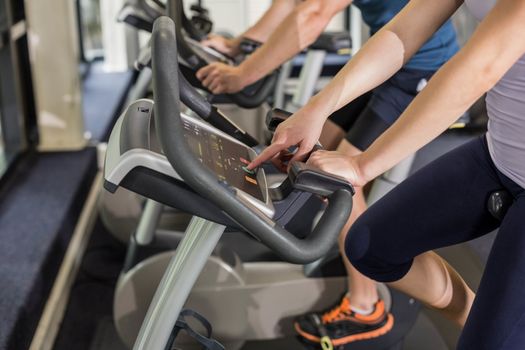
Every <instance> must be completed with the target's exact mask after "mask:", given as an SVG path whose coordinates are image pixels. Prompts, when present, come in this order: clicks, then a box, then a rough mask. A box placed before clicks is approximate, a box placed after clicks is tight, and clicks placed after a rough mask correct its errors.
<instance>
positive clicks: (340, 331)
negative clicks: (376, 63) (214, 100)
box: [197, 0, 459, 346]
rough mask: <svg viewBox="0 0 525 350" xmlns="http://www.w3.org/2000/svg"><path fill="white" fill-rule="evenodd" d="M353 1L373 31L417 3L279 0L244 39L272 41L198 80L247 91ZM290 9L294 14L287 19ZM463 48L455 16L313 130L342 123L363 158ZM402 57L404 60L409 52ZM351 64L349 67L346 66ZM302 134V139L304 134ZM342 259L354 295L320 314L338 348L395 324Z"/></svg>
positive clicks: (311, 335) (304, 324) (227, 42)
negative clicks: (401, 63) (396, 67)
mask: <svg viewBox="0 0 525 350" xmlns="http://www.w3.org/2000/svg"><path fill="white" fill-rule="evenodd" d="M352 3H353V4H354V5H355V6H357V7H358V8H359V9H360V10H361V13H362V17H363V20H364V22H365V23H366V24H367V25H368V26H369V27H370V31H371V34H374V33H376V32H377V31H379V30H380V29H381V28H382V27H383V26H384V25H385V24H387V23H388V22H389V21H390V20H391V19H392V18H394V17H395V16H396V15H397V14H398V13H399V12H400V11H401V10H402V9H403V8H404V7H405V6H411V5H410V4H409V1H408V0H354V1H352V0H334V1H326V0H306V1H298V2H297V1H295V0H276V1H274V2H273V5H272V6H271V8H270V9H269V10H268V12H266V14H265V15H264V16H263V17H262V18H261V19H260V20H259V22H257V23H256V24H255V25H254V26H253V27H251V28H250V29H248V31H246V32H245V33H244V34H243V35H242V36H241V37H247V38H250V39H253V40H257V41H260V42H264V44H263V45H262V46H261V47H260V48H259V49H258V50H257V51H256V52H255V53H254V54H252V55H251V56H249V57H248V58H247V59H246V60H245V61H244V62H242V63H241V64H240V65H239V66H236V67H232V66H228V65H224V64H221V63H214V64H211V65H209V66H206V67H204V68H202V69H201V70H199V71H198V72H197V78H199V79H200V80H201V82H202V84H203V85H204V86H205V87H207V88H208V89H209V90H210V91H212V92H213V93H215V94H219V93H235V92H237V91H240V90H242V89H243V88H244V87H246V86H248V85H250V84H252V83H254V82H256V81H257V80H259V79H261V78H262V77H264V76H265V75H267V74H269V73H270V72H272V71H273V70H275V69H276V68H277V67H279V66H280V65H281V64H282V63H284V62H286V61H287V60H289V59H291V58H292V57H293V56H294V55H296V54H298V53H299V52H301V51H302V50H303V49H305V48H307V47H308V46H309V45H310V44H311V43H313V42H314V41H315V39H316V38H317V37H318V36H319V35H320V34H321V33H322V31H323V30H324V28H326V26H327V25H328V23H329V21H330V20H331V19H332V18H333V17H334V16H335V15H336V14H337V13H338V12H340V11H341V10H343V9H344V8H345V7H347V6H349V5H350V4H352ZM285 13H286V15H287V16H286V17H284V14H285ZM272 26H274V28H272ZM270 33H271V35H270ZM241 37H239V38H234V39H225V38H222V37H219V36H212V37H210V38H209V39H208V40H207V41H206V42H205V44H207V45H209V46H212V47H214V48H216V49H218V50H220V51H223V52H226V53H229V54H232V55H234V54H235V53H236V52H238V45H239V43H240V41H241V39H242V38H241ZM371 45H373V44H371ZM458 50H459V48H458V44H457V40H456V33H455V31H454V28H453V25H452V23H451V22H450V21H446V22H444V23H443V25H442V26H441V28H440V29H439V30H438V31H437V32H435V34H434V35H433V36H432V37H430V39H429V40H428V41H427V42H426V43H425V44H424V45H423V46H422V47H421V48H420V49H419V51H418V52H417V53H416V54H415V55H413V56H412V58H411V59H410V60H409V61H408V62H407V63H406V64H405V65H404V66H403V68H402V69H401V70H399V71H398V72H397V73H395V74H394V75H393V76H391V77H390V78H389V79H388V80H386V81H379V82H376V81H373V82H370V81H368V80H367V79H363V80H357V81H349V82H348V83H347V84H346V85H345V86H344V89H342V90H352V86H354V87H355V86H360V87H363V86H369V85H370V84H372V83H373V84H374V85H373V86H377V87H376V88H373V89H372V90H371V91H369V92H368V93H365V94H363V95H361V96H359V97H357V98H355V99H354V100H353V101H352V102H350V103H349V104H347V105H346V106H344V107H342V108H341V109H339V110H338V111H336V112H334V113H332V114H331V116H330V118H329V121H328V122H327V123H325V121H324V120H322V121H321V122H317V120H320V118H317V119H315V118H312V124H311V125H310V126H309V128H310V129H311V130H312V132H317V133H318V134H317V135H318V136H321V133H322V130H323V127H324V128H325V130H326V129H329V128H328V124H330V123H331V124H332V126H333V123H335V124H336V125H338V127H340V128H342V129H343V130H344V131H345V132H346V137H345V138H343V139H342V140H341V141H340V142H339V143H338V146H337V151H339V152H341V153H344V154H346V155H348V156H356V155H359V154H360V153H362V152H363V151H365V150H366V149H367V148H368V146H370V145H371V144H372V143H373V142H374V140H375V139H377V138H378V137H379V136H380V135H381V134H382V133H383V132H384V131H385V130H387V129H388V128H389V127H390V126H391V125H392V124H393V123H394V122H395V121H396V120H397V119H398V118H399V116H400V115H401V114H402V113H403V111H404V110H405V109H406V108H407V107H408V105H409V104H410V103H411V101H412V100H413V99H414V98H415V97H416V95H417V94H418V92H419V91H421V90H422V89H423V88H424V87H425V86H426V83H427V81H428V80H430V78H431V77H432V75H433V74H434V73H435V72H436V71H437V70H438V69H439V68H440V67H441V66H442V65H443V64H445V63H446V62H447V61H448V60H449V59H450V58H451V57H452V56H453V55H454V54H455V53H456V52H457V51H458ZM400 59H401V60H402V59H403V57H400ZM347 66H348V65H347ZM347 66H345V68H343V71H344V70H345V69H346V67H347ZM385 67H388V65H385ZM374 73H376V74H375V76H389V74H387V73H388V72H386V73H385V74H381V73H382V72H374ZM363 75H365V74H363ZM371 78H373V77H371ZM354 90H355V89H354ZM361 90H363V89H361ZM341 95H342V92H341V93H340V94H337V93H335V94H331V95H330V96H328V97H326V95H325V96H324V97H322V98H323V99H326V98H328V99H333V101H322V103H321V102H320V103H315V99H316V98H320V97H319V95H316V96H314V97H313V98H312V99H311V101H310V103H309V105H310V106H318V107H317V108H319V110H313V111H310V112H312V113H314V114H316V113H318V114H320V115H329V114H330V112H328V111H327V110H323V108H327V107H326V106H332V105H336V102H337V101H338V100H339V99H340V97H341ZM291 124H292V125H293V123H287V122H285V123H283V124H282V125H281V126H280V131H281V133H282V132H283V129H286V128H287V125H291ZM294 132H295V131H294V130H286V134H287V135H288V138H290V139H293V138H294V135H295V134H298V133H299V132H300V131H297V132H295V134H294ZM295 136H297V137H300V135H295ZM318 138H319V137H318ZM312 139H314V138H312ZM336 145H337V143H336ZM276 147H277V148H278V147H280V144H279V140H273V144H272V146H270V147H268V148H267V149H266V150H265V151H264V152H263V153H262V154H261V156H260V158H259V159H265V158H267V157H265V155H269V154H270V153H271V152H272V151H273V149H275V148H276ZM312 147H313V144H307V143H306V142H302V143H299V145H298V150H297V152H296V153H295V155H294V159H301V158H302V157H304V156H305V155H306V154H307V153H309V152H310V150H311V149H312ZM251 166H253V164H252V165H251ZM362 188H363V187H362V186H361V187H358V188H356V195H355V196H354V207H353V210H352V214H351V216H350V217H349V218H348V221H347V223H346V225H345V227H344V228H343V230H342V232H341V235H340V239H339V247H340V250H341V252H344V242H345V238H346V234H347V232H348V231H349V229H350V227H351V225H352V224H353V223H354V222H355V221H356V219H357V218H358V217H359V216H360V215H361V214H362V213H363V212H364V211H365V210H366V203H365V196H364V194H363V191H362ZM342 256H343V261H344V263H345V267H346V270H347V272H348V293H346V294H345V295H344V296H343V297H342V300H340V301H337V303H336V305H335V306H334V307H333V308H332V309H330V310H327V311H324V312H320V313H318V317H319V319H320V320H321V322H322V323H323V325H324V328H325V329H326V331H327V332H328V336H329V337H330V338H331V341H332V344H333V345H334V346H342V345H345V344H347V343H349V342H353V341H358V340H362V339H370V338H374V337H379V336H381V335H384V334H386V333H387V332H388V331H390V330H391V329H392V327H393V323H394V319H393V316H392V315H391V314H389V313H388V311H387V310H386V309H385V305H384V302H383V301H382V300H380V298H379V296H378V293H377V288H376V285H375V282H374V281H372V280H371V279H368V278H367V277H365V276H364V275H362V274H361V273H359V272H358V271H357V270H356V269H355V268H354V267H353V266H352V264H351V263H350V262H349V261H348V259H347V258H346V256H345V254H342ZM310 320H311V318H310V317H304V316H303V317H298V318H297V322H296V323H295V328H296V330H297V332H298V333H299V334H300V335H301V336H302V337H303V338H305V339H307V340H310V341H313V342H319V341H320V339H319V336H318V334H317V329H316V328H317V327H315V326H314V325H312V324H311V323H310Z"/></svg>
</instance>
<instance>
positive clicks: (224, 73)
mask: <svg viewBox="0 0 525 350" xmlns="http://www.w3.org/2000/svg"><path fill="white" fill-rule="evenodd" d="M197 79H199V80H200V81H201V82H202V85H203V86H204V87H206V88H207V89H208V90H209V91H211V92H212V93H214V94H216V95H217V94H234V93H236V92H239V91H241V90H242V89H244V88H245V87H246V85H248V84H247V83H246V82H245V79H244V74H243V72H242V69H241V68H240V67H233V66H229V65H227V64H224V63H220V62H215V63H212V64H209V65H207V66H206V67H203V68H201V69H199V70H198V71H197Z"/></svg>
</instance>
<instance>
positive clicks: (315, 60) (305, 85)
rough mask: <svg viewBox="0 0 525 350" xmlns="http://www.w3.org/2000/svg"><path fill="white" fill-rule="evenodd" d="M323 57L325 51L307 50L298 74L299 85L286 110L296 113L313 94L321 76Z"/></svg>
mask: <svg viewBox="0 0 525 350" xmlns="http://www.w3.org/2000/svg"><path fill="white" fill-rule="evenodd" d="M325 57H326V51H324V50H308V52H307V54H306V58H305V60H304V64H303V68H301V73H300V74H299V85H298V86H297V90H296V91H295V93H294V95H293V99H292V103H291V106H287V110H289V111H290V112H295V111H297V110H298V109H299V108H301V107H302V106H304V105H305V104H306V103H307V102H308V100H310V98H312V96H313V95H314V94H315V87H316V85H317V81H318V80H319V77H320V76H321V72H322V70H323V65H324V59H325Z"/></svg>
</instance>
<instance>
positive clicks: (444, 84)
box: [359, 0, 525, 179]
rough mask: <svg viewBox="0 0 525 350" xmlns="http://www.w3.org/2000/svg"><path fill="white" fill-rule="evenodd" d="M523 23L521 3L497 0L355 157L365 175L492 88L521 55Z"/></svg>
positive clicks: (415, 145)
mask: <svg viewBox="0 0 525 350" xmlns="http://www.w3.org/2000/svg"><path fill="white" fill-rule="evenodd" d="M523 23H525V2H523V1H522V0H500V1H499V2H498V4H497V5H496V6H495V7H494V9H493V10H492V11H491V13H490V14H489V15H488V16H487V17H486V18H485V20H484V21H483V22H482V23H481V24H480V26H479V27H478V29H477V30H476V32H475V33H474V35H473V36H472V38H471V39H470V40H469V42H468V43H467V45H466V46H465V47H464V48H463V49H462V50H461V51H460V52H459V53H458V54H457V55H456V56H455V57H454V58H453V59H452V60H450V61H449V62H448V63H447V64H446V65H445V66H443V68H442V69H441V70H440V71H439V72H438V73H436V75H435V76H434V77H433V78H432V79H431V81H430V82H429V84H428V85H427V86H426V87H425V89H424V90H423V91H422V92H421V93H419V95H418V96H417V97H416V98H415V99H414V101H413V102H412V104H411V105H410V106H409V107H408V108H407V109H406V111H405V112H404V113H403V114H402V116H401V117H400V118H399V120H398V121H397V122H396V123H395V124H394V125H393V126H392V127H391V128H390V129H388V130H387V131H386V132H385V133H384V134H383V135H382V136H381V137H380V138H379V139H377V140H376V142H374V143H373V144H372V145H371V146H370V148H369V149H368V150H366V151H365V152H364V153H363V155H362V156H361V157H360V160H359V161H360V164H361V165H360V168H361V170H362V172H363V175H364V177H365V178H368V179H372V178H374V177H376V176H378V175H379V174H381V173H383V172H384V171H386V170H388V169H390V168H391V167H392V166H394V165H395V164H397V163H398V162H399V161H401V160H402V159H404V158H406V157H407V156H409V155H411V154H413V153H414V152H416V151H417V150H418V149H420V148H421V147H423V146H424V145H425V144H427V143H428V142H430V141H431V140H433V139H434V138H435V137H437V136H438V135H439V134H441V133H442V132H443V131H444V130H446V129H447V128H448V126H449V125H450V124H452V123H453V122H454V121H455V120H456V119H457V118H458V117H460V116H461V115H462V114H463V113H464V112H465V111H466V110H467V109H468V108H469V107H470V106H471V105H472V104H473V103H474V102H475V101H476V100H477V99H478V98H479V97H480V96H482V95H483V94H484V93H485V92H487V91H488V90H489V89H491V88H492V87H493V86H494V85H495V84H496V83H497V82H498V81H499V80H500V79H501V77H502V76H503V75H504V74H505V73H506V72H507V71H508V70H509V69H510V67H512V65H513V64H514V63H515V62H516V61H517V60H518V59H519V58H520V57H521V56H523V55H524V54H525V32H524V31H523ZM509 38H513V40H512V43H511V44H509V42H508V40H509Z"/></svg>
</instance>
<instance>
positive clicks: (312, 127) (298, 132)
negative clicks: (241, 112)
mask: <svg viewBox="0 0 525 350" xmlns="http://www.w3.org/2000/svg"><path fill="white" fill-rule="evenodd" d="M323 125H324V119H322V118H316V117H315V116H311V115H307V114H306V113H305V114H303V113H302V112H301V111H299V112H297V113H296V114H294V115H293V116H291V117H290V118H288V119H287V120H285V121H284V122H282V123H281V124H279V126H278V127H277V129H276V130H275V134H274V136H273V139H272V144H271V145H270V146H268V147H267V148H266V149H265V150H264V151H262V152H261V154H260V155H259V156H258V157H257V158H255V159H254V160H253V161H252V162H251V163H250V164H249V165H248V168H249V169H253V168H256V167H258V166H259V165H261V164H262V163H264V162H266V161H268V160H270V159H272V161H273V162H274V164H276V165H277V167H278V168H283V166H279V164H281V165H282V164H283V163H286V162H288V161H295V160H299V161H302V160H304V159H305V158H306V156H307V155H308V153H310V151H311V150H312V148H313V147H314V146H315V144H316V143H317V140H319V136H320V135H321V130H322V128H323ZM292 146H297V151H296V152H295V154H294V155H293V156H292V157H290V152H289V148H290V147H292ZM290 158H291V159H290Z"/></svg>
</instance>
